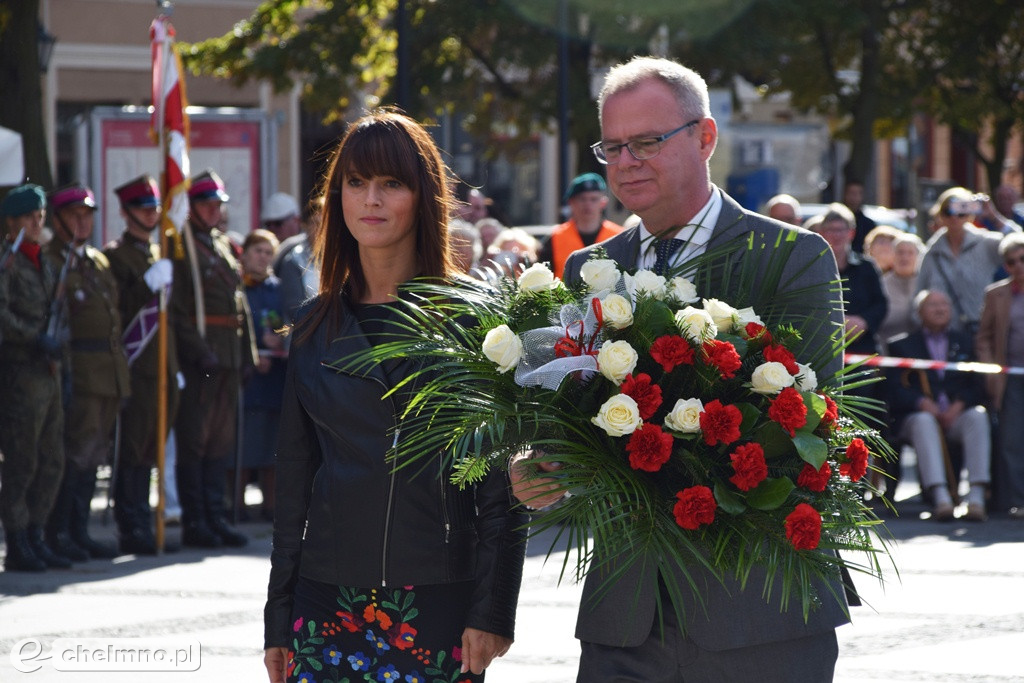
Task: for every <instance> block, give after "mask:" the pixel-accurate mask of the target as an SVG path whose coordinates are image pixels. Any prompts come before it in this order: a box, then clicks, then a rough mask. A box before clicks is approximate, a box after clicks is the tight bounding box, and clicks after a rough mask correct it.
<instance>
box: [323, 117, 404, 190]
mask: <svg viewBox="0 0 1024 683" xmlns="http://www.w3.org/2000/svg"><path fill="white" fill-rule="evenodd" d="M395 132H396V131H394V130H386V129H385V126H384V125H381V124H380V123H376V124H375V125H373V124H371V125H368V126H365V127H360V129H359V130H356V131H355V132H354V133H353V134H352V135H351V136H350V138H349V140H348V144H346V145H345V148H344V149H343V150H342V154H341V157H342V158H341V167H342V168H344V169H345V172H346V174H354V175H359V176H361V177H363V178H372V177H374V176H384V177H389V178H394V179H396V180H398V181H400V182H402V183H403V184H404V185H406V186H407V187H409V188H411V189H412V190H414V191H415V190H417V189H418V187H417V184H418V183H417V182H416V174H415V172H414V169H416V168H417V167H418V166H419V156H418V155H417V154H416V152H415V150H414V149H412V144H411V141H410V140H409V139H408V137H407V136H406V135H396V134H395Z"/></svg>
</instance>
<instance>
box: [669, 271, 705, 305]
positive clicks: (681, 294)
mask: <svg viewBox="0 0 1024 683" xmlns="http://www.w3.org/2000/svg"><path fill="white" fill-rule="evenodd" d="M668 293H669V294H671V295H672V296H674V297H675V298H677V299H679V301H681V302H683V303H684V304H692V303H693V302H694V301H697V300H698V299H699V298H700V296H698V295H697V287H695V286H694V284H693V283H692V282H690V281H689V280H687V279H686V278H685V277H674V278H672V280H671V281H670V282H669V283H668Z"/></svg>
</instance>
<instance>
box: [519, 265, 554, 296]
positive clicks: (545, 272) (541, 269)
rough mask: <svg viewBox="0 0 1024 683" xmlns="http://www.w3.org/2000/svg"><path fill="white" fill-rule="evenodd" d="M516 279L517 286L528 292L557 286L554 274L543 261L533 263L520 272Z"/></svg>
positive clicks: (541, 290)
mask: <svg viewBox="0 0 1024 683" xmlns="http://www.w3.org/2000/svg"><path fill="white" fill-rule="evenodd" d="M517 281H518V282H519V288H520V289H525V290H526V291H528V292H543V291H544V290H546V289H554V288H555V287H557V286H558V280H556V279H555V274H554V273H552V272H551V270H550V269H549V268H548V267H547V266H546V265H544V264H543V263H534V264H533V265H532V266H530V267H529V268H527V269H526V270H524V271H523V272H522V274H521V275H520V276H519V279H518V280H517Z"/></svg>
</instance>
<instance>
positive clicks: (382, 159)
mask: <svg viewBox="0 0 1024 683" xmlns="http://www.w3.org/2000/svg"><path fill="white" fill-rule="evenodd" d="M351 174H358V175H360V176H362V177H365V178H372V177H374V176H386V177H391V178H394V179H396V180H398V181H400V182H401V183H403V184H405V185H406V186H407V187H409V188H410V189H411V190H412V191H413V192H414V193H415V195H416V203H417V206H416V218H415V226H414V229H415V231H416V253H417V257H418V263H419V271H420V272H419V274H420V275H421V276H425V277H436V278H447V277H450V276H452V275H453V274H454V273H455V266H454V264H453V262H452V255H451V249H450V246H449V243H448V215H449V213H450V212H451V209H452V206H453V199H452V195H451V190H450V189H449V185H448V182H447V179H448V174H447V167H446V166H445V165H444V162H443V161H442V160H441V153H440V151H439V150H438V148H437V145H436V144H434V140H433V138H431V137H430V134H429V133H427V131H426V130H425V129H424V128H423V126H421V125H420V124H419V123H417V122H416V121H414V120H412V119H411V118H409V117H408V116H406V115H404V114H402V113H400V112H398V111H396V110H394V109H376V110H374V111H372V112H370V113H369V114H367V115H365V116H363V117H362V118H360V119H359V120H358V121H356V122H355V123H353V124H352V125H351V126H350V127H349V129H348V131H347V132H346V133H345V135H344V137H342V139H341V142H339V143H338V146H337V147H335V149H334V151H333V152H331V156H330V161H329V163H328V168H327V174H326V175H325V176H324V179H323V182H322V183H321V187H320V193H321V194H322V196H323V197H324V205H323V218H322V219H321V223H320V226H319V227H318V229H317V231H316V234H315V236H314V239H313V255H314V259H316V262H318V263H319V264H320V291H319V298H318V299H317V301H316V302H315V303H314V305H313V308H312V309H311V310H310V312H309V314H308V315H307V316H305V317H304V318H303V319H302V320H301V321H300V322H299V323H298V324H297V328H298V340H299V341H303V340H305V339H307V338H308V337H309V336H311V335H312V333H313V330H315V329H316V328H317V327H318V326H319V325H320V324H321V323H322V322H324V321H325V320H326V321H327V323H328V324H329V325H330V326H331V329H336V328H337V325H338V324H339V323H340V320H341V310H342V309H341V296H342V295H344V296H345V297H347V298H348V299H349V300H350V301H359V299H360V298H361V297H362V295H363V294H364V293H365V291H366V277H365V274H364V273H363V271H362V264H361V263H360V260H359V244H358V243H357V242H356V240H355V238H354V237H353V236H352V233H351V231H350V230H349V228H348V226H347V225H346V224H345V216H344V213H343V211H342V208H341V189H342V186H343V183H344V182H345V178H346V177H348V176H349V175H351Z"/></svg>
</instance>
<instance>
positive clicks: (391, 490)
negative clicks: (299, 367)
mask: <svg viewBox="0 0 1024 683" xmlns="http://www.w3.org/2000/svg"><path fill="white" fill-rule="evenodd" d="M320 364H321V365H323V366H324V367H328V368H330V367H331V366H330V364H328V363H326V362H324V361H321V363H320ZM331 369H333V368H331ZM341 372H342V373H344V374H346V375H350V376H352V377H359V378H361V379H369V380H373V381H374V382H376V383H377V384H379V385H381V387H383V389H384V393H387V392H388V391H390V390H391V388H390V387H389V386H388V385H387V384H386V383H384V382H383V381H381V380H380V378H378V377H372V376H370V375H359V374H355V373H351V372H346V371H344V370H342V371H341ZM389 400H390V401H391V411H392V413H393V414H394V419H395V438H394V439H393V440H392V442H391V448H392V449H394V448H395V447H397V446H398V438H399V436H400V435H401V433H402V427H401V424H400V420H399V417H398V404H397V403H395V397H394V396H391V397H390V399H389ZM396 477H397V472H396V471H395V468H393V467H392V468H391V472H390V473H389V474H388V498H387V503H386V505H385V506H384V538H383V542H382V544H381V551H380V585H381V586H387V585H388V577H387V567H388V539H389V537H390V535H391V513H392V511H393V509H394V503H395V478H396Z"/></svg>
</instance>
